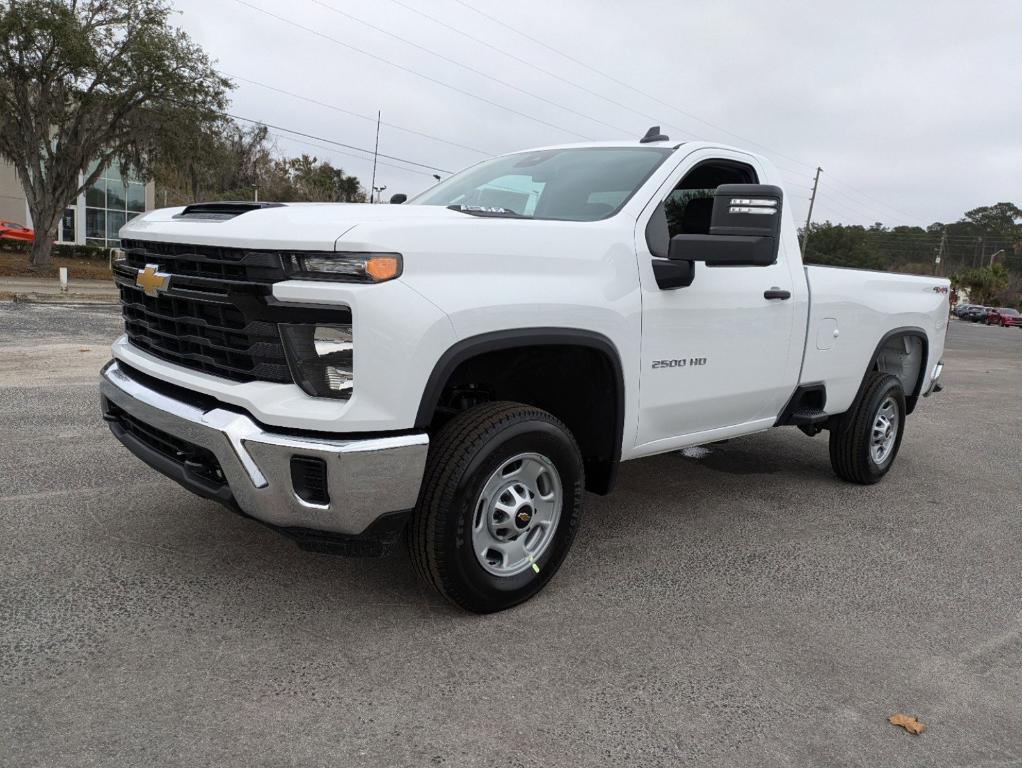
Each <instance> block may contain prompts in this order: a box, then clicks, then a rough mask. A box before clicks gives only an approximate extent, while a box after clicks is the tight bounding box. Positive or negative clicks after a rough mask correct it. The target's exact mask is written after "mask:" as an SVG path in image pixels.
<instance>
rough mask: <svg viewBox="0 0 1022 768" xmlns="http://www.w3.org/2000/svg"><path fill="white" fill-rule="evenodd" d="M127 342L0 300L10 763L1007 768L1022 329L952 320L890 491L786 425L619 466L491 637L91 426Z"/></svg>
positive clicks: (398, 566)
mask: <svg viewBox="0 0 1022 768" xmlns="http://www.w3.org/2000/svg"><path fill="white" fill-rule="evenodd" d="M79 313H80V314H79ZM118 332H119V320H118V318H117V315H116V314H115V313H114V312H107V311H106V310H101V309H98V308H65V307H48V306H30V305H11V304H7V305H3V304H0V361H2V360H11V359H14V356H15V355H17V356H18V357H17V359H18V360H19V361H20V362H18V363H17V364H10V365H9V366H8V367H7V368H6V369H3V368H0V435H2V438H0V628H2V629H0V765H3V766H18V768H31V767H33V766H66V765H81V766H85V765H88V766H125V765H146V766H171V765H174V766H178V765H180V766H196V765H216V766H245V767H246V768H248V767H250V766H280V765H297V766H303V768H304V767H306V766H331V767H336V766H387V768H391V767H392V766H430V765H436V766H458V767H459V768H460V767H461V766H545V767H550V766H571V767H572V768H579V767H581V766H604V765H606V766H615V768H620V767H621V766H642V767H643V768H648V767H649V766H679V765H685V766H699V768H705V767H708V766H709V767H712V766H722V767H723V766H727V767H728V768H731V767H733V766H739V767H740V766H750V767H752V766H754V767H755V768H763V767H764V766H828V767H830V766H869V767H871V768H872V767H873V766H884V767H885V768H896V767H897V766H919V765H925V766H951V765H986V766H995V765H1005V766H1007V765H1019V764H1020V763H1022V729H1020V725H1019V724H1020V723H1022V666H1020V664H1019V657H1020V654H1022V583H1020V579H1019V574H1020V573H1022V501H1020V499H1022V479H1020V472H1019V469H1020V459H1019V445H1020V435H1022V400H1020V398H1019V394H1018V392H1019V388H1020V382H1022V330H1019V329H1003V328H987V327H981V326H973V325H966V324H963V323H959V322H956V321H952V325H951V335H950V341H949V345H948V351H947V354H946V356H945V361H946V363H947V368H946V371H945V382H946V390H945V392H943V393H941V394H939V395H937V396H935V397H933V398H929V399H928V400H925V401H923V402H922V403H921V404H920V406H919V409H918V410H917V412H916V413H915V414H914V415H913V416H911V417H910V418H909V422H908V430H907V433H906V437H905V440H904V443H903V445H902V449H901V453H900V455H899V457H898V460H897V464H896V466H895V468H894V470H893V471H892V472H891V474H890V475H889V476H888V477H887V478H886V479H885V480H884V482H882V483H881V484H879V485H877V486H872V487H868V488H862V487H856V486H852V485H848V484H845V483H842V482H840V481H839V480H837V479H836V478H835V477H834V476H833V474H832V473H831V471H830V467H829V462H828V459H827V446H826V435H820V436H818V437H816V438H814V439H809V438H806V437H805V436H803V435H802V434H801V433H799V432H798V431H796V430H794V429H783V430H773V431H770V432H767V433H763V434H760V435H756V436H753V437H749V438H744V439H740V440H733V441H730V442H728V443H725V444H721V445H714V446H709V451H708V453H707V454H706V455H705V456H703V457H702V458H698V459H697V458H686V457H683V456H681V455H679V454H672V455H667V456H661V457H656V458H652V459H646V460H641V461H635V462H630V463H627V464H625V465H624V466H623V467H622V472H621V479H620V485H619V488H618V490H617V492H616V493H615V494H614V495H613V496H611V497H609V498H598V497H593V496H589V497H587V499H586V504H587V507H586V513H585V518H584V520H583V523H582V528H581V530H580V533H579V536H578V538H577V540H576V543H575V547H574V549H573V551H572V553H571V554H570V555H569V556H568V559H567V562H566V563H565V566H564V567H563V568H562V569H561V571H560V573H559V574H558V575H557V578H556V579H555V580H554V581H553V582H552V583H551V584H550V586H549V587H548V588H547V589H546V590H545V591H544V592H543V593H542V594H540V595H539V596H538V597H537V598H536V599H534V600H532V601H530V602H529V603H527V604H525V605H522V606H520V607H518V608H515V609H513V610H511V611H507V612H505V613H501V614H497V615H494V616H485V617H479V616H470V615H466V614H463V613H459V612H458V611H456V610H454V609H453V608H451V607H449V606H448V605H446V604H445V603H443V602H441V601H440V600H438V599H437V598H436V597H435V596H434V595H433V594H432V593H431V592H429V591H427V590H425V589H423V588H422V587H421V586H420V585H419V584H418V582H417V581H416V580H415V578H414V574H413V572H412V568H411V566H410V564H409V562H408V559H407V557H406V556H405V555H404V554H403V553H402V552H397V553H395V554H394V555H392V556H391V557H389V558H385V559H381V560H348V559H343V558H336V557H330V556H326V555H316V554H309V553H306V552H302V551H300V550H298V549H297V548H295V547H294V546H293V545H292V544H290V543H289V542H288V541H287V540H285V539H283V538H281V537H279V536H277V535H276V534H274V533H272V532H270V531H268V530H266V529H264V528H262V527H260V526H258V525H256V524H253V523H251V522H249V521H246V520H244V519H242V518H240V517H237V516H235V515H233V514H231V513H229V512H226V511H225V510H223V509H221V508H219V507H217V506H215V505H214V504H212V503H210V502H207V501H203V500H201V499H199V498H197V497H194V496H192V495H190V494H188V493H187V492H185V491H183V490H181V489H180V488H178V487H177V486H176V485H174V484H173V483H172V482H171V481H169V480H167V479H165V478H163V477H161V476H159V475H157V474H154V473H153V472H152V471H150V470H149V469H148V468H147V467H145V466H144V465H143V464H141V463H140V462H139V461H137V460H136V459H134V458H133V457H131V456H130V455H129V454H128V453H127V451H125V450H124V449H123V448H122V447H121V446H120V445H119V444H118V443H117V442H116V441H114V440H113V438H112V437H111V436H110V435H109V433H108V431H107V429H106V427H105V425H104V424H103V423H102V421H101V420H100V418H99V414H98V408H97V395H96V372H97V370H98V368H99V366H100V364H101V363H102V361H103V360H104V359H105V357H106V352H105V347H106V346H107V345H108V344H109V342H110V341H111V340H112V339H113V338H114V337H115V336H116V334H117V333H118ZM81 349H85V350H87V351H86V352H76V353H75V354H77V355H78V357H75V356H74V355H72V354H71V351H72V350H81ZM895 712H905V713H909V714H915V715H917V716H918V717H919V718H920V719H921V720H922V721H923V722H924V723H926V724H927V726H928V728H927V731H926V732H925V733H924V734H923V735H922V736H918V737H914V736H910V735H908V734H907V733H905V732H903V731H902V730H901V729H898V728H894V727H892V726H891V725H889V724H888V723H887V717H888V716H889V715H891V714H893V713H895Z"/></svg>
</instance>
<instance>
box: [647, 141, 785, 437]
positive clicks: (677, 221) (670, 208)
mask: <svg viewBox="0 0 1022 768" xmlns="http://www.w3.org/2000/svg"><path fill="white" fill-rule="evenodd" d="M761 175H762V174H761V169H760V168H759V167H758V165H757V160H756V159H755V158H753V157H751V156H748V155H744V154H742V153H738V152H732V151H722V150H712V151H711V150H700V151H696V152H694V153H692V154H690V155H689V156H687V157H686V158H685V159H684V160H683V161H682V163H681V164H680V165H679V166H678V168H677V169H676V171H675V173H674V174H673V175H672V176H671V178H670V180H669V181H668V182H667V183H666V184H665V185H664V186H663V187H661V188H660V190H659V191H658V193H657V196H656V197H655V198H654V199H652V200H650V202H649V205H647V207H646V208H645V209H644V210H643V213H642V215H641V216H640V217H639V220H638V222H637V227H636V250H637V252H638V255H639V276H640V283H641V290H642V352H641V365H642V369H641V372H640V376H639V381H640V387H639V424H638V432H637V439H636V449H637V452H638V453H639V454H642V453H655V452H658V451H660V450H668V449H670V448H671V447H672V446H673V445H679V446H680V445H685V444H689V445H692V444H698V443H699V442H708V441H710V440H713V439H721V438H723V437H729V436H732V435H735V434H742V433H745V432H753V431H757V430H759V429H762V428H765V427H767V426H770V425H771V423H772V421H773V419H774V418H776V416H777V414H778V413H779V412H780V411H781V409H782V408H783V407H784V404H785V402H786V401H787V399H788V397H789V396H790V395H791V393H792V391H793V389H794V387H795V385H796V384H797V381H798V375H799V365H800V363H801V344H802V341H803V340H802V338H801V337H799V338H798V339H795V338H794V336H793V329H794V323H795V317H796V308H797V307H801V308H802V310H804V304H805V296H804V291H805V289H804V284H805V283H804V279H802V281H801V282H798V281H796V280H794V279H793V275H792V274H791V272H790V261H789V259H788V258H786V256H787V253H786V250H787V249H789V248H791V247H792V246H793V245H794V247H797V243H795V244H793V243H790V242H785V237H783V236H782V237H781V238H779V239H780V245H779V249H778V256H777V260H776V261H775V262H774V263H773V264H771V265H769V266H709V265H708V264H706V263H701V262H695V264H694V275H693V278H692V282H691V284H690V285H687V286H684V287H680V288H675V289H663V288H661V287H660V286H659V285H658V283H657V280H656V277H655V275H654V273H653V269H652V260H653V259H654V256H653V254H652V252H651V251H650V248H649V245H648V243H647V239H646V234H645V233H646V226H647V224H648V223H649V220H650V218H651V217H652V216H654V215H661V216H666V217H667V220H668V229H669V232H670V235H671V236H673V235H676V234H709V226H710V215H711V212H712V195H713V190H714V189H715V188H716V187H717V186H719V185H720V184H731V183H738V184H741V183H745V184H756V183H759V182H760V177H761ZM661 203H664V205H663V206H662V207H661V206H660V204H661ZM782 206H783V203H782ZM782 215H784V216H785V217H788V214H787V213H786V212H785V211H784V210H783V209H782ZM782 231H784V232H792V231H793V229H792V228H791V226H790V218H786V219H785V226H784V228H783V230H782ZM799 276H800V277H801V271H800V270H799ZM767 291H771V292H772V293H771V295H773V296H775V297H776V296H777V295H778V293H780V295H783V294H784V292H788V294H789V298H788V299H787V300H783V299H782V300H778V299H777V298H767V297H766V296H765V292H767ZM796 342H797V343H796Z"/></svg>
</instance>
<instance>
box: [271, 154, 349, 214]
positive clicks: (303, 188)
mask: <svg viewBox="0 0 1022 768" xmlns="http://www.w3.org/2000/svg"><path fill="white" fill-rule="evenodd" d="M286 167H287V171H288V177H289V178H290V180H291V183H292V185H293V187H294V195H295V199H296V200H305V201H323V202H331V203H355V202H364V201H365V194H364V193H363V192H362V187H361V185H360V184H359V181H358V178H356V177H355V176H347V175H346V174H345V173H344V171H343V169H341V168H334V167H333V166H332V165H331V164H330V163H328V162H326V161H323V162H319V161H317V159H316V158H315V157H309V156H308V155H304V154H303V155H302V156H301V157H295V158H292V159H290V160H288V161H286Z"/></svg>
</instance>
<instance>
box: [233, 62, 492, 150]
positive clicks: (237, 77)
mask: <svg viewBox="0 0 1022 768" xmlns="http://www.w3.org/2000/svg"><path fill="white" fill-rule="evenodd" d="M220 74H221V75H223V76H224V77H228V78H231V79H234V80H241V81H242V82H244V83H249V84H250V85H257V86H259V87H260V88H265V89H266V90H268V91H273V92H274V93H281V94H284V95H285V96H291V97H293V98H295V99H299V100H301V101H305V102H308V103H309V104H315V105H317V106H320V107H325V108H326V109H332V110H334V111H335V112H340V113H342V114H345V115H351V116H352V117H357V118H359V119H360V120H368V121H369V122H371V123H374V124H375V123H376V118H375V117H371V116H369V115H363V114H360V113H358V112H352V111H351V110H349V109H345V108H344V107H338V106H337V105H336V104H329V103H327V102H325V101H319V100H318V99H313V98H310V97H309V96H303V95H301V94H300V93H294V92H293V91H286V90H284V89H283V88H277V87H276V86H273V85H268V84H267V83H261V82H259V81H258V80H251V79H249V78H247V77H241V76H240V75H232V74H229V73H227V72H220ZM380 124H381V125H385V126H387V127H388V128H394V129H395V130H398V131H404V132H405V133H411V134H414V135H416V136H421V137H423V138H426V139H431V140H433V141H439V142H441V143H443V144H448V145H450V146H452V147H457V148H459V149H467V150H468V151H470V152H476V153H478V154H480V155H486V156H487V157H494V156H495V155H494V153H492V152H487V151H486V150H483V149H479V148H477V147H472V146H469V145H468V144H460V143H458V142H457V141H451V140H450V139H442V138H440V137H439V136H433V135H432V134H429V133H425V132H424V131H418V130H416V129H414V128H405V127H404V126H401V125H396V124H394V123H388V122H387V121H386V120H383V121H381V123H380Z"/></svg>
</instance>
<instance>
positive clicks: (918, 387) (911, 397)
mask: <svg viewBox="0 0 1022 768" xmlns="http://www.w3.org/2000/svg"><path fill="white" fill-rule="evenodd" d="M899 336H912V337H915V338H918V339H919V341H920V342H921V343H922V345H923V361H922V363H921V364H920V366H919V378H918V380H917V381H916V383H915V386H914V387H913V388H912V391H911V392H906V393H905V411H906V413H912V411H914V410H915V407H916V403H917V402H918V400H919V395H920V394H922V390H923V382H924V381H925V380H926V370H927V367H928V366H929V364H930V337H929V336H928V335H927V334H926V331H925V330H924V329H923V328H920V327H919V326H915V325H906V326H902V327H901V328H895V329H893V330H890V331H888V332H887V333H885V334H884V335H883V337H881V339H880V342H879V343H878V344H877V345H876V349H874V350H873V354H872V355H871V356H870V358H869V362H868V363H867V364H866V370H865V371H863V373H862V381H861V382H860V383H859V389H858V390H857V391H856V393H855V398H854V399H853V400H852V406H853V407H854V405H855V404H856V403H858V402H859V399H860V398H861V397H862V392H863V390H864V389H865V388H866V376H867V375H868V374H869V372H870V371H871V370H872V369H873V364H874V363H875V362H876V361H877V358H878V357H880V351H881V350H882V349H883V348H884V346H885V345H886V344H887V342H889V341H890V340H891V339H894V338H898V337H899Z"/></svg>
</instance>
